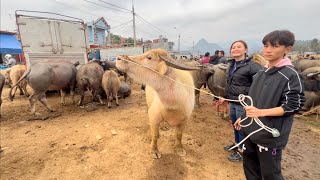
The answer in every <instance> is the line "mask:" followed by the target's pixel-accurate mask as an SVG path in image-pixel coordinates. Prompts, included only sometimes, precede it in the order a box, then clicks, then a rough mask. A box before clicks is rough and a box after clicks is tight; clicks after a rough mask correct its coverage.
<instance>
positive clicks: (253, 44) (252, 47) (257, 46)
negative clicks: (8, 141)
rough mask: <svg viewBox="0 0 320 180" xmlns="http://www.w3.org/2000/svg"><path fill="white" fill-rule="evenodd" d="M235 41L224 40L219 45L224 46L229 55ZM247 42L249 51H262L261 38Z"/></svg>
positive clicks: (250, 52)
mask: <svg viewBox="0 0 320 180" xmlns="http://www.w3.org/2000/svg"><path fill="white" fill-rule="evenodd" d="M232 43H233V41H224V42H219V45H220V46H221V47H222V49H223V50H224V52H225V54H226V55H227V56H228V55H229V54H230V46H231V44H232ZM246 43H247V45H248V53H249V55H250V54H253V53H256V52H261V50H262V47H263V45H262V42H261V40H259V41H258V40H246Z"/></svg>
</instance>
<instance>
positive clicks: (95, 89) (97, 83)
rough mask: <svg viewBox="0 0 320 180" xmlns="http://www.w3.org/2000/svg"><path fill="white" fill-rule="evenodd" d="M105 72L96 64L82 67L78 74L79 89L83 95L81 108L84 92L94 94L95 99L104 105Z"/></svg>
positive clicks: (82, 96) (92, 63) (80, 103)
mask: <svg viewBox="0 0 320 180" xmlns="http://www.w3.org/2000/svg"><path fill="white" fill-rule="evenodd" d="M103 73H104V70H103V68H102V67H101V66H100V65H99V64H98V63H95V62H89V63H88V64H85V65H83V66H81V67H80V68H79V70H78V72H77V87H78V89H79V93H80V95H81V97H80V101H79V103H78V105H79V106H81V105H82V101H83V99H84V92H85V91H86V90H90V91H91V92H92V96H93V99H96V100H99V102H100V104H104V103H103V101H102V100H101V95H100V94H101V92H102V88H101V81H102V76H103Z"/></svg>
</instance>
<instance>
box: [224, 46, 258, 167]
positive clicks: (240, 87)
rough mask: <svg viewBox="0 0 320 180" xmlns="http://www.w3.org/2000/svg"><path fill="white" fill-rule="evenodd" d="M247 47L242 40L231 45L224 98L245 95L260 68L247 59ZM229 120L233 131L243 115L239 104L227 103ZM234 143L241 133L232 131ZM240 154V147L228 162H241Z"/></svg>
mask: <svg viewBox="0 0 320 180" xmlns="http://www.w3.org/2000/svg"><path fill="white" fill-rule="evenodd" d="M247 52H248V46H247V43H246V42H244V41H243V40H238V41H235V42H233V43H232V44H231V47H230V53H231V56H232V57H233V58H234V59H232V60H230V61H229V66H228V69H227V71H226V73H227V86H226V89H225V98H227V99H232V100H238V96H239V95H240V94H244V95H247V94H248V92H249V88H250V86H251V83H252V78H253V76H254V75H255V74H256V73H257V72H258V71H260V70H262V66H261V65H260V64H258V63H255V62H252V61H251V58H247ZM229 108H230V119H231V121H232V125H233V129H234V123H235V122H236V120H237V119H238V118H240V117H241V115H242V114H243V113H244V109H243V107H242V106H241V105H240V103H237V102H229ZM234 136H235V143H239V142H240V141H241V140H242V139H243V138H244V135H243V133H242V132H241V131H238V130H236V129H234ZM233 145H234V144H232V145H229V146H226V147H224V149H225V150H227V151H228V150H229V149H230V148H231V147H232V146H233ZM239 151H240V152H242V146H240V148H238V149H237V150H234V151H232V153H231V154H230V155H229V156H228V159H229V160H230V161H233V162H235V161H241V160H242V156H241V154H240V153H239Z"/></svg>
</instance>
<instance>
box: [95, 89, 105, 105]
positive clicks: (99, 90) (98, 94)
mask: <svg viewBox="0 0 320 180" xmlns="http://www.w3.org/2000/svg"><path fill="white" fill-rule="evenodd" d="M100 94H101V89H98V90H96V91H94V97H96V98H97V99H98V100H99V102H100V104H101V105H104V102H103V101H102V99H101V95H100Z"/></svg>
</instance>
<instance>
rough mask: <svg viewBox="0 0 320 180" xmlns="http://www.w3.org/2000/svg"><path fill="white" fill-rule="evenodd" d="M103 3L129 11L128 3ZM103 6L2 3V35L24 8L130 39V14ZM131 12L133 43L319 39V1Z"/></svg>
mask: <svg viewBox="0 0 320 180" xmlns="http://www.w3.org/2000/svg"><path fill="white" fill-rule="evenodd" d="M104 1H105V2H108V3H112V4H115V5H117V6H119V7H122V8H124V9H129V10H131V9H132V0H104ZM90 2H92V3H90ZM93 3H96V4H98V5H96V4H93ZM103 6H105V7H103ZM107 7H111V8H112V6H109V5H107V4H105V3H103V2H102V1H100V0H1V30H14V29H16V25H15V16H14V14H15V10H17V9H24V10H36V11H50V12H56V13H60V14H64V15H69V16H73V17H78V18H81V19H83V20H84V21H85V22H88V21H92V20H96V19H97V18H99V17H101V16H103V17H104V18H105V19H106V21H107V22H108V23H109V24H110V25H111V32H112V33H114V34H119V35H122V36H125V37H128V36H131V37H132V36H133V35H132V34H133V30H132V22H129V21H131V20H132V13H127V12H125V10H123V11H124V12H120V11H115V10H113V9H109V8H107ZM134 7H135V12H136V13H137V15H138V16H139V17H137V18H136V25H137V38H141V37H142V38H143V39H156V38H157V37H158V36H159V35H160V34H162V35H163V36H165V37H167V38H169V40H171V41H174V42H176V41H177V39H178V34H181V40H182V41H181V43H182V44H184V45H189V44H190V45H192V41H195V43H196V42H197V41H198V40H199V39H200V38H205V39H206V40H207V41H209V42H217V43H219V42H225V41H233V40H237V39H244V40H261V39H262V38H263V36H264V35H266V34H267V33H268V32H271V31H272V30H275V29H289V30H291V31H292V32H294V33H295V35H296V39H299V40H309V39H312V38H319V39H320V23H319V22H320V20H319V17H320V9H319V7H320V0H304V1H302V0H161V1H159V0H134ZM113 8H114V7H113ZM141 18H142V19H143V20H145V21H147V22H149V23H151V25H150V24H148V25H147V23H146V22H143V20H141ZM126 22H129V23H127V24H124V25H121V24H123V23H126ZM118 25H121V26H118ZM113 27H114V28H113Z"/></svg>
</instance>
